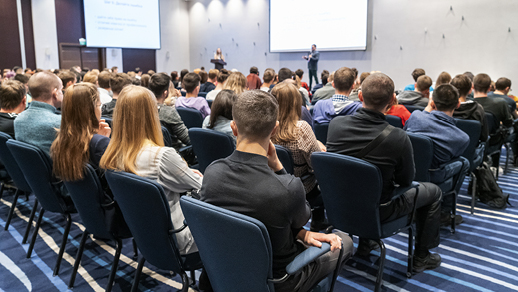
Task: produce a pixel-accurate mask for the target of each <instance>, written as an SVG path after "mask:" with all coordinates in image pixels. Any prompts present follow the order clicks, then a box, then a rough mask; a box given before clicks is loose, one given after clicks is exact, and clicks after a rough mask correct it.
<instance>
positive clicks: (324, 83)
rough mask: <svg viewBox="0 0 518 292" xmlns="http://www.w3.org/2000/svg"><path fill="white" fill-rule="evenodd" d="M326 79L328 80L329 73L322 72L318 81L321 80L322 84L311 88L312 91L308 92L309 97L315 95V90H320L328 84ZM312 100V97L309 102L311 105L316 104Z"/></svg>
mask: <svg viewBox="0 0 518 292" xmlns="http://www.w3.org/2000/svg"><path fill="white" fill-rule="evenodd" d="M328 78H329V71H327V70H322V73H321V74H320V80H322V83H319V84H317V85H315V86H313V89H311V90H310V93H311V95H313V94H315V92H316V91H317V90H319V89H320V88H322V87H324V86H326V84H327V82H328ZM314 99H315V98H314V97H313V99H312V100H311V103H312V104H315V103H316V101H314Z"/></svg>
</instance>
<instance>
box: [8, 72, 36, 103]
mask: <svg viewBox="0 0 518 292" xmlns="http://www.w3.org/2000/svg"><path fill="white" fill-rule="evenodd" d="M30 76H32V75H28V74H27V75H25V74H16V75H14V78H13V80H16V81H20V82H21V83H22V84H23V86H25V96H26V98H27V104H30V103H31V101H32V97H31V93H30V92H29V78H30ZM0 81H1V80H0Z"/></svg>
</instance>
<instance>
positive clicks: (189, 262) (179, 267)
mask: <svg viewBox="0 0 518 292" xmlns="http://www.w3.org/2000/svg"><path fill="white" fill-rule="evenodd" d="M106 179H107V180H108V184H109V185H110V189H111V190H112V192H113V195H114V198H115V201H116V202H117V203H118V204H119V207H120V210H121V211H122V215H123V216H124V219H125V220H126V223H127V224H128V227H129V229H130V231H131V233H132V234H133V238H134V240H135V241H136V243H137V246H138V249H139V250H140V253H141V258H140V260H139V264H138V267H137V271H136V273H135V279H134V281H133V285H132V287H131V290H132V291H137V289H138V285H139V278H140V274H141V273H142V268H143V267H144V262H145V261H146V260H147V261H148V262H149V263H151V264H153V265H154V266H156V267H157V268H159V269H163V270H169V271H174V272H176V273H178V274H180V276H181V277H182V282H183V287H182V290H181V291H183V292H187V290H188V289H189V278H188V277H187V274H186V271H191V275H193V272H194V270H197V269H200V268H202V263H201V259H200V255H199V254H198V252H195V253H191V254H188V255H180V252H179V251H178V247H177V244H176V236H175V234H176V233H178V232H180V231H182V230H184V229H185V228H186V227H187V226H185V225H183V226H173V223H172V221H171V212H170V209H169V203H168V201H167V199H166V197H165V194H164V190H163V188H162V186H160V185H159V184H158V183H157V182H155V181H152V180H149V179H146V178H144V177H140V176H138V175H135V174H131V173H127V172H121V171H111V170H109V171H107V172H106ZM144 194H145V195H144ZM192 280H193V281H194V279H192Z"/></svg>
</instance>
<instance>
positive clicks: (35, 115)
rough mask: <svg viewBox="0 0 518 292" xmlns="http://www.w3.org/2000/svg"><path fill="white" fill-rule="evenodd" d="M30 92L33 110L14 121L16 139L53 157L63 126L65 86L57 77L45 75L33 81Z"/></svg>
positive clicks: (27, 111)
mask: <svg viewBox="0 0 518 292" xmlns="http://www.w3.org/2000/svg"><path fill="white" fill-rule="evenodd" d="M29 90H30V92H31V94H32V102H31V106H30V107H29V108H28V109H27V110H25V111H24V112H22V113H20V114H19V115H18V117H17V118H16V119H15V120H14V133H15V138H16V140H19V141H22V142H26V143H29V144H32V145H35V146H37V147H39V148H41V150H43V152H45V153H47V154H49V151H50V145H52V142H54V139H56V130H57V129H59V127H60V125H61V115H59V114H58V113H57V111H56V108H61V101H62V100H63V84H62V82H61V80H60V79H59V78H58V77H57V76H56V75H54V74H52V73H50V72H45V71H43V72H39V73H36V74H34V75H32V77H31V78H30V79H29Z"/></svg>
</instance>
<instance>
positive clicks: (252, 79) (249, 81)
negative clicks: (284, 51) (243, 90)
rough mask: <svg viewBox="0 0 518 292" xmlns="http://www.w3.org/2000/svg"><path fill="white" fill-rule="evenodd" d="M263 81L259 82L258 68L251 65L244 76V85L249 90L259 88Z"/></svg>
mask: <svg viewBox="0 0 518 292" xmlns="http://www.w3.org/2000/svg"><path fill="white" fill-rule="evenodd" d="M262 85H263V83H262V82H261V78H260V77H259V69H257V67H255V66H253V67H251V68H250V74H248V76H246V87H247V88H248V89H249V90H253V89H259V88H261V86H262Z"/></svg>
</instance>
